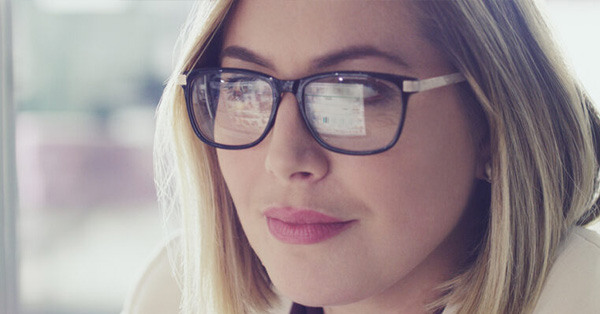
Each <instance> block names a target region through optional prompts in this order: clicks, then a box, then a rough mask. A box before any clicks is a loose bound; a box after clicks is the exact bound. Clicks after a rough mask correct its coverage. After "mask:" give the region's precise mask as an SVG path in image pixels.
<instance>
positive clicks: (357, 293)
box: [156, 0, 600, 314]
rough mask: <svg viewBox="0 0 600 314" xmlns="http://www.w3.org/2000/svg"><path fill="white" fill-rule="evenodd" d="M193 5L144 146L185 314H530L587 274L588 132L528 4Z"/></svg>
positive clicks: (584, 102)
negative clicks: (581, 271)
mask: <svg viewBox="0 0 600 314" xmlns="http://www.w3.org/2000/svg"><path fill="white" fill-rule="evenodd" d="M201 4H202V5H204V6H205V7H203V8H200V9H199V10H198V11H197V13H195V14H194V16H193V20H192V22H191V23H190V28H189V29H188V30H187V33H186V34H185V35H184V37H183V38H184V42H183V46H182V51H181V58H180V62H179V63H178V64H177V66H176V70H175V72H174V75H173V77H172V78H171V80H170V81H169V83H168V86H167V88H166V90H165V93H164V95H163V99H162V101H161V105H160V108H159V110H158V129H157V140H156V143H157V145H156V156H157V182H158V187H159V196H160V198H161V201H162V203H163V206H164V207H165V208H166V209H167V211H166V214H167V216H168V217H170V216H171V215H173V214H179V215H180V218H181V222H182V229H183V235H182V236H181V239H180V241H179V242H178V243H179V246H178V247H176V248H175V251H174V252H176V253H177V255H176V256H175V258H176V260H177V262H176V264H177V265H178V267H179V269H178V270H179V271H180V277H179V283H180V286H181V289H182V303H181V306H182V311H183V312H184V313H265V312H268V311H274V309H275V308H277V307H278V306H280V301H279V299H280V298H282V299H290V300H291V301H292V302H294V304H293V306H292V309H291V311H292V313H327V314H331V313H369V312H372V313H444V314H450V313H506V314H508V313H511V314H513V313H532V312H533V311H535V312H534V313H542V312H543V311H544V308H545V307H548V306H551V304H552V302H551V301H552V300H551V299H552V297H548V295H550V296H553V295H554V294H553V293H558V294H561V293H563V292H565V293H567V292H568V291H567V290H568V289H574V288H572V287H571V288H566V287H559V286H560V284H555V283H553V282H556V280H558V279H552V278H553V276H554V277H556V276H558V277H560V278H562V277H561V276H562V275H560V273H561V271H559V270H560V269H559V267H558V266H559V264H561V263H562V264H564V263H565V262H561V261H563V260H564V258H563V259H561V258H562V257H561V256H563V255H565V254H567V253H565V252H571V248H572V247H574V246H576V244H573V243H580V244H582V245H583V246H584V247H585V248H583V249H580V250H579V251H578V252H581V254H587V255H586V258H583V257H581V256H580V255H581V254H579V253H577V254H579V255H577V254H575V255H576V257H575V262H573V264H569V263H568V262H566V263H567V265H566V266H565V265H563V266H561V267H563V268H564V269H567V271H568V269H569V267H583V266H578V265H579V264H577V263H578V262H580V261H582V260H585V261H586V262H585V263H588V262H591V263H592V264H591V265H594V263H596V264H595V265H597V261H598V260H599V256H600V253H598V243H600V242H599V241H598V240H597V236H596V235H594V234H591V233H590V232H589V231H585V230H584V229H581V228H578V227H576V226H583V225H586V224H589V223H590V222H592V221H593V220H594V219H596V218H597V217H598V215H599V212H598V207H596V206H595V201H596V197H595V192H596V190H597V189H596V187H597V186H596V180H597V173H598V170H599V169H598V158H599V153H598V148H599V147H600V146H599V142H598V140H597V139H598V138H600V133H599V132H600V125H599V123H598V117H597V115H596V113H595V111H594V110H593V108H592V105H591V102H590V101H589V99H588V97H587V95H586V94H585V93H584V92H583V91H582V90H581V88H580V86H579V85H577V83H576V81H575V80H574V79H573V78H572V77H571V75H570V73H569V72H568V71H567V69H566V67H565V66H564V64H563V63H562V61H561V59H560V57H559V54H558V53H557V50H556V48H555V47H554V45H553V43H552V41H551V39H550V38H549V36H548V31H547V29H546V27H545V24H544V22H543V20H542V19H541V18H540V15H539V13H538V11H537V9H536V7H535V6H534V4H533V3H531V2H530V1H485V0H456V1H368V2H366V1H365V2H361V1H277V0H261V1H239V2H235V3H231V2H229V1H218V2H212V1H211V2H209V1H205V2H202V3H201ZM186 104H187V106H186ZM190 122H191V123H190ZM594 248H595V251H593V249H594ZM577 256H580V257H577ZM585 263H584V264H585ZM576 264H577V265H576ZM553 265H554V266H553ZM585 265H590V264H589V263H588V264H585ZM592 267H593V266H592ZM596 267H597V266H596ZM555 269H559V270H556V271H555ZM592 269H593V268H592ZM555 272H558V273H559V274H558V275H556V276H555V275H553V273H555ZM562 272H565V271H562ZM595 273H597V269H596V272H595ZM549 274H550V275H549ZM567 277H569V276H567ZM548 278H550V279H548ZM553 280H554V281H553ZM590 280H591V279H590ZM558 282H560V280H559V281H558ZM575 285H577V286H579V287H591V286H593V285H594V284H593V283H590V282H588V281H586V280H585V278H584V279H583V281H582V282H576V283H575ZM596 287H597V285H596ZM557 289H558V291H559V292H556V291H557ZM547 291H551V292H547ZM588 293H589V292H588ZM578 295H581V294H578ZM540 296H541V299H540ZM584 299H585V297H584ZM284 303H285V302H284ZM573 303H576V304H578V305H577V306H581V307H580V308H579V310H576V309H574V308H570V309H571V310H574V312H578V313H584V312H585V309H589V308H593V307H594V306H597V305H598V304H597V303H596V304H595V305H594V304H591V303H590V300H589V299H588V300H584V301H583V302H580V301H577V302H573ZM554 309H556V308H554ZM595 310H599V309H598V308H595ZM289 311H290V309H289V307H288V308H286V309H284V310H283V312H289ZM570 312H571V311H570ZM592 312H593V311H589V313H592Z"/></svg>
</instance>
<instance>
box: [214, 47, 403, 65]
mask: <svg viewBox="0 0 600 314" xmlns="http://www.w3.org/2000/svg"><path fill="white" fill-rule="evenodd" d="M225 57H229V58H234V59H239V60H242V61H246V62H250V63H254V64H257V65H260V66H262V67H265V68H268V69H272V70H274V69H275V66H274V65H273V64H272V63H271V62H270V61H269V60H267V59H266V58H263V57H261V56H259V55H258V54H256V53H255V52H253V51H251V50H249V49H247V48H244V47H240V46H235V45H234V46H228V47H226V48H225V49H223V50H222V51H221V53H220V55H219V59H220V60H223V58H225ZM366 57H379V58H383V59H386V60H388V61H390V62H392V63H395V64H397V65H400V66H403V67H408V64H407V63H406V62H405V61H404V60H403V59H402V58H401V57H400V56H396V55H393V54H390V53H387V52H384V51H381V50H379V49H377V48H375V47H373V46H369V45H360V46H349V47H346V48H343V49H340V50H338V51H334V52H332V53H328V54H326V55H324V56H321V57H318V58H316V59H315V60H313V61H312V67H313V68H315V69H319V68H326V67H331V66H335V65H338V64H340V63H342V62H344V61H348V60H354V59H360V58H366Z"/></svg>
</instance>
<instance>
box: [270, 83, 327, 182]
mask: <svg viewBox="0 0 600 314" xmlns="http://www.w3.org/2000/svg"><path fill="white" fill-rule="evenodd" d="M265 140H266V143H265V144H266V145H267V147H268V148H267V155H266V158H265V167H266V169H267V171H268V172H270V173H272V174H273V175H275V176H276V177H277V178H279V179H281V180H285V181H288V180H291V179H303V180H318V179H320V178H322V177H323V176H324V175H325V174H326V173H327V172H328V168H329V166H328V164H329V162H328V160H327V156H326V153H325V151H324V150H325V149H324V148H322V147H321V146H320V145H319V143H318V142H317V141H316V140H315V139H314V138H313V137H312V135H311V133H310V131H309V130H308V128H307V126H306V124H305V122H304V119H303V118H302V114H301V112H300V106H299V105H298V100H297V99H296V95H295V94H294V93H292V92H291V91H290V92H284V93H283V94H282V97H281V103H280V104H279V106H278V109H277V113H276V119H275V121H274V125H273V127H272V129H271V131H270V133H269V135H268V136H267V138H266V139H265Z"/></svg>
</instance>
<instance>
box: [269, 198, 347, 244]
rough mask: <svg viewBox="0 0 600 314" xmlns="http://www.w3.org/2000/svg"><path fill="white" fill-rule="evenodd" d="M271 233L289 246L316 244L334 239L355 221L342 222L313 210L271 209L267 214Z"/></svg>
mask: <svg viewBox="0 0 600 314" xmlns="http://www.w3.org/2000/svg"><path fill="white" fill-rule="evenodd" d="M265 216H266V218H267V225H268V227H269V232H270V233H271V235H273V237H275V238H276V239H277V240H279V241H281V242H284V243H288V244H315V243H319V242H323V241H325V240H327V239H330V238H333V237H335V236H337V235H339V234H340V233H342V232H343V231H344V230H346V229H347V228H348V227H350V226H351V225H352V223H353V222H355V220H346V221H344V220H341V219H337V218H335V217H331V216H328V215H325V214H322V213H319V212H316V211H312V210H299V209H295V208H289V207H283V208H270V209H269V210H267V211H266V212H265Z"/></svg>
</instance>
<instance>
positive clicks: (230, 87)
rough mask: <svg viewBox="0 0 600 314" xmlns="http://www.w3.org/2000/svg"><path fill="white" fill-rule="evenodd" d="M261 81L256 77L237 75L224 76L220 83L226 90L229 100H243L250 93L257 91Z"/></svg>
mask: <svg viewBox="0 0 600 314" xmlns="http://www.w3.org/2000/svg"><path fill="white" fill-rule="evenodd" d="M259 83H260V81H259V80H257V79H256V78H254V77H247V76H237V77H229V78H222V79H221V82H220V85H221V89H223V90H225V92H226V95H227V100H229V101H242V102H243V101H245V100H246V99H247V98H248V96H249V95H251V94H253V93H255V92H257V89H258V85H260V84H259Z"/></svg>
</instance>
